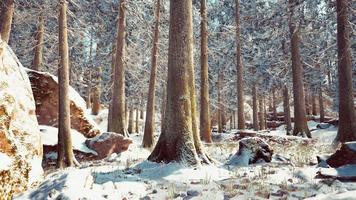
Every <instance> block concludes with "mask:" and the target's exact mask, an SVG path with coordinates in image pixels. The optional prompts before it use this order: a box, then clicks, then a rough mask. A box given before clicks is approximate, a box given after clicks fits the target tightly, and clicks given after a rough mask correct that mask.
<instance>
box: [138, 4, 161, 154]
mask: <svg viewBox="0 0 356 200" xmlns="http://www.w3.org/2000/svg"><path fill="white" fill-rule="evenodd" d="M160 7H161V1H160V0H157V3H156V11H155V16H156V22H155V27H154V30H153V32H154V36H153V48H152V66H151V76H150V84H149V88H148V97H147V108H146V121H145V131H144V135H143V141H142V145H143V147H145V148H146V147H147V148H150V147H152V146H153V132H154V131H155V130H154V128H155V116H154V114H155V84H156V70H157V56H158V55H157V51H158V47H157V46H158V34H159V23H160V22H159V20H160Z"/></svg>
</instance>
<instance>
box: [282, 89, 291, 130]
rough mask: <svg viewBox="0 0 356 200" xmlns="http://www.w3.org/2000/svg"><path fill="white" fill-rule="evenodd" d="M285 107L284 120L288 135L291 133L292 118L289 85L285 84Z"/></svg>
mask: <svg viewBox="0 0 356 200" xmlns="http://www.w3.org/2000/svg"><path fill="white" fill-rule="evenodd" d="M283 108H284V122H285V124H286V131H287V135H291V132H292V120H291V117H290V106H289V92H288V87H287V86H284V90H283Z"/></svg>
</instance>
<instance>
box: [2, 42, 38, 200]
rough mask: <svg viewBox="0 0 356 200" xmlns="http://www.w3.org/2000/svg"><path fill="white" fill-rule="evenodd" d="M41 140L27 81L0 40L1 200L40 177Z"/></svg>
mask: <svg viewBox="0 0 356 200" xmlns="http://www.w3.org/2000/svg"><path fill="white" fill-rule="evenodd" d="M41 161H42V143H41V136H40V131H39V128H38V123H37V119H36V115H35V101H34V99H33V95H32V90H31V85H30V81H29V79H28V76H27V74H26V72H25V69H24V68H23V66H22V65H21V63H20V62H19V60H18V59H17V57H16V55H15V54H14V53H13V52H12V50H11V49H10V47H9V46H8V45H7V44H6V43H5V42H3V41H1V40H0V199H11V197H12V196H13V195H14V194H17V193H19V192H22V191H24V190H26V189H27V188H28V187H29V186H30V185H32V184H33V183H34V182H36V181H39V180H40V179H41V178H42V174H43V169H42V166H41Z"/></svg>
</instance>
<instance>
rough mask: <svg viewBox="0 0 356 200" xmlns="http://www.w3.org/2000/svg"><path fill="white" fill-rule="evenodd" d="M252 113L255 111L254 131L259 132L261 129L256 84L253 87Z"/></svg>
mask: <svg viewBox="0 0 356 200" xmlns="http://www.w3.org/2000/svg"><path fill="white" fill-rule="evenodd" d="M252 111H253V129H254V130H255V131H258V130H259V127H258V110H257V90H256V84H253V86H252Z"/></svg>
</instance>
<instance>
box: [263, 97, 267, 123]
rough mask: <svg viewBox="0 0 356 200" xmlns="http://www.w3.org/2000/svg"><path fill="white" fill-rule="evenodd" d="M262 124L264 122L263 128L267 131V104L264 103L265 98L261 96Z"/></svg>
mask: <svg viewBox="0 0 356 200" xmlns="http://www.w3.org/2000/svg"><path fill="white" fill-rule="evenodd" d="M263 122H264V125H263V126H264V127H265V129H267V103H266V97H264V96H263Z"/></svg>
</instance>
